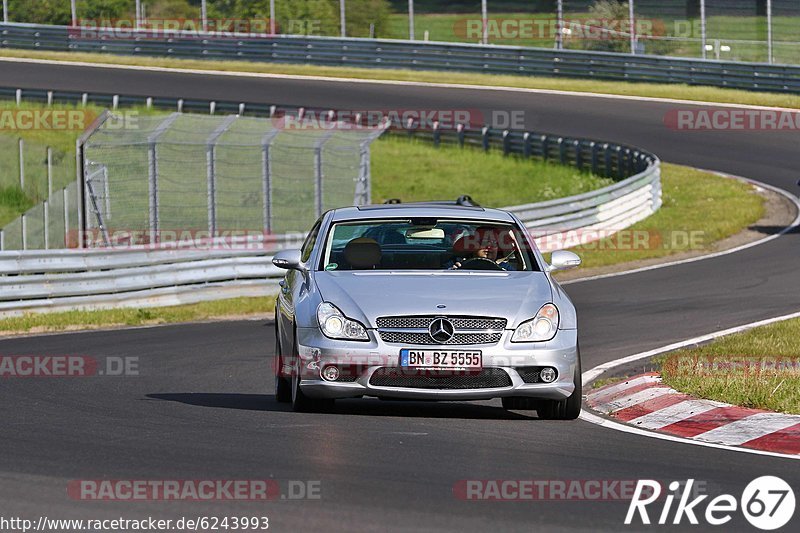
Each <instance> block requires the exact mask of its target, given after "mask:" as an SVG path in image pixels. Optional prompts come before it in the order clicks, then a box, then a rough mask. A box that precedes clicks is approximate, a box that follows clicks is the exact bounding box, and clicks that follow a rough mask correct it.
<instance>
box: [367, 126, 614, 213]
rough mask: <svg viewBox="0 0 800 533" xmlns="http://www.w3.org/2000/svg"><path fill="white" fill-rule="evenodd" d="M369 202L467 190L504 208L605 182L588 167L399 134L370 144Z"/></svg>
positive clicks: (457, 193)
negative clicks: (582, 168) (585, 169)
mask: <svg viewBox="0 0 800 533" xmlns="http://www.w3.org/2000/svg"><path fill="white" fill-rule="evenodd" d="M371 164H372V176H373V178H372V201H373V202H375V203H381V202H383V201H384V200H387V199H389V198H400V199H401V200H403V201H404V202H413V201H425V200H455V199H456V198H458V197H459V196H461V195H462V194H469V195H470V196H472V197H473V198H474V199H475V200H476V201H478V202H479V203H480V204H481V205H485V206H491V207H504V206H510V205H518V204H524V203H529V202H539V201H544V200H550V199H553V198H563V197H565V196H570V195H573V194H580V193H583V192H588V191H592V190H595V189H599V188H601V187H607V186H609V185H612V184H613V183H614V181H613V180H611V179H608V178H601V177H599V176H596V175H594V174H592V173H590V172H581V171H578V170H577V169H575V168H572V167H568V166H563V165H559V164H556V163H550V162H544V161H541V160H537V159H527V160H526V159H522V158H520V157H516V156H509V157H504V156H503V154H502V153H501V152H499V151H490V152H484V151H482V150H480V149H477V148H473V147H465V148H459V147H458V146H455V145H442V146H440V147H439V148H435V147H433V146H432V145H431V143H430V142H428V141H421V140H416V139H406V138H403V137H398V136H389V137H384V138H381V139H380V140H378V141H376V142H375V143H374V144H373V145H372V162H371Z"/></svg>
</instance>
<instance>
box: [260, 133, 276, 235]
mask: <svg viewBox="0 0 800 533" xmlns="http://www.w3.org/2000/svg"><path fill="white" fill-rule="evenodd" d="M279 132H280V130H277V129H275V130H272V131H270V132H269V133H267V134H266V135H264V137H263V138H262V139H261V172H262V176H261V178H262V187H263V193H264V232H265V233H269V232H270V231H272V151H271V150H270V145H271V144H272V141H273V139H275V137H276V136H277V135H278V133H279Z"/></svg>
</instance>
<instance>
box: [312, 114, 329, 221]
mask: <svg viewBox="0 0 800 533" xmlns="http://www.w3.org/2000/svg"><path fill="white" fill-rule="evenodd" d="M332 135H333V130H330V131H326V132H325V133H324V134H322V135H321V136H320V138H319V139H317V141H316V142H315V143H314V204H315V206H316V216H317V218H319V217H320V216H321V215H322V209H323V205H324V202H323V196H324V191H323V178H324V177H325V176H324V172H323V170H322V147H323V145H324V144H325V142H326V141H327V140H328V139H330V137H331V136H332Z"/></svg>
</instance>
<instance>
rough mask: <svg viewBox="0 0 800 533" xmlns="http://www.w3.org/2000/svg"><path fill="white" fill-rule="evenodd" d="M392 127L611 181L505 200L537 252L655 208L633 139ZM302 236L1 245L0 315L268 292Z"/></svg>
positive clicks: (657, 187)
mask: <svg viewBox="0 0 800 533" xmlns="http://www.w3.org/2000/svg"><path fill="white" fill-rule="evenodd" d="M2 96H11V97H13V98H16V99H17V100H18V101H22V100H23V98H24V99H29V98H30V99H33V100H38V101H47V102H51V103H52V102H59V101H65V102H75V101H79V102H81V101H82V102H84V103H88V102H97V103H106V102H110V103H113V104H116V105H122V104H128V103H132V104H141V103H144V102H149V103H150V104H151V105H153V106H157V107H162V106H164V107H173V108H174V106H181V105H182V106H186V105H187V102H186V101H179V100H178V101H176V100H169V99H160V100H155V99H147V98H146V97H130V96H128V97H123V96H115V95H106V94H101V95H88V94H82V93H64V92H62V93H57V92H52V91H40V90H25V91H20V90H13V89H0V97H2ZM191 106H192V108H194V109H198V110H203V111H207V112H226V110H230V109H238V110H239V111H241V112H245V113H251V114H257V115H266V116H270V115H274V114H275V113H279V112H298V110H297V108H285V107H281V108H279V107H278V106H274V105H264V104H262V105H252V104H244V103H234V102H215V103H213V104H212V103H210V102H208V101H193V102H191ZM184 109H186V108H185V107H184ZM391 134H393V135H409V136H414V137H418V138H421V139H425V140H428V141H430V142H432V143H433V144H434V145H441V144H448V143H450V144H459V145H461V146H476V147H480V148H482V149H483V150H487V151H488V150H500V151H502V152H503V153H504V154H514V155H516V156H518V157H524V158H539V159H543V160H548V161H554V162H557V163H560V164H565V165H571V166H574V167H576V168H578V169H581V170H591V171H592V172H594V173H596V174H598V175H605V176H607V177H610V178H613V179H614V180H616V183H614V184H613V185H611V186H608V187H605V188H602V189H599V190H596V191H591V192H588V193H584V194H581V195H577V196H571V197H568V198H561V199H556V200H550V201H546V202H538V203H532V204H525V205H518V206H511V207H506V208H505V209H507V210H510V211H512V212H514V213H515V214H516V215H517V216H518V217H519V218H520V219H521V220H522V221H523V223H524V224H525V225H526V226H527V227H528V228H529V230H530V231H531V233H532V234H533V236H534V238H536V240H537V243H538V244H539V246H540V248H542V249H543V251H548V250H549V249H551V247H552V246H553V245H554V244H557V243H559V242H563V241H564V240H565V239H562V238H559V239H551V238H548V237H550V236H552V235H554V234H564V233H568V232H572V231H576V230H580V231H581V232H583V233H584V234H586V233H587V232H593V231H597V232H598V236H602V235H603V234H610V233H613V232H614V231H617V230H620V229H623V228H625V227H627V226H629V225H631V224H633V223H634V222H637V221H638V220H641V219H643V218H645V217H647V216H649V215H650V214H652V213H653V212H655V211H656V210H657V209H658V208H659V207H660V205H661V182H660V175H661V174H660V162H659V160H658V158H657V157H656V156H655V155H653V154H650V153H648V152H645V151H642V150H639V149H636V148H633V147H630V146H623V145H617V144H614V143H608V142H602V141H595V140H591V139H571V138H566V137H561V136H555V135H549V134H543V133H533V132H522V131H512V130H505V131H498V130H492V129H489V128H482V129H466V128H460V127H459V128H458V129H456V130H451V129H447V130H444V129H439V128H434V129H432V130H419V131H418V130H415V129H414V128H413V127H411V128H408V129H395V130H392V132H391ZM467 192H468V191H467ZM478 200H479V199H478ZM603 232H605V233H603ZM301 238H302V236H298V235H285V236H273V237H270V238H268V239H263V240H261V241H256V242H255V243H254V242H252V241H245V242H241V241H239V242H234V243H226V242H222V243H209V244H207V245H204V246H203V247H202V248H200V249H197V248H191V247H188V248H187V247H185V246H179V245H175V246H174V247H172V248H169V247H167V246H166V245H161V246H162V247H160V248H158V249H147V248H144V247H138V248H137V247H131V248H127V249H114V250H108V249H95V250H47V251H44V250H36V251H14V252H0V316H11V315H19V314H22V313H25V312H41V311H58V310H65V309H73V308H84V309H91V308H107V307H116V306H136V307H146V306H157V305H175V304H180V303H192V302H198V301H203V300H212V299H220V298H229V297H235V296H258V295H267V294H270V293H272V292H274V291H275V289H276V285H277V281H278V279H279V278H280V277H281V276H282V275H283V272H282V271H280V270H279V269H277V268H275V267H273V266H272V263H271V258H272V254H273V252H274V251H276V250H279V249H282V248H286V247H298V246H299V244H300V242H301V240H300V239H301ZM566 240H569V239H566ZM556 247H557V246H556Z"/></svg>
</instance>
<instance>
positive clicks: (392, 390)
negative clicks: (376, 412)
mask: <svg viewBox="0 0 800 533" xmlns="http://www.w3.org/2000/svg"><path fill="white" fill-rule="evenodd" d="M511 333H512V332H511V331H505V332H504V333H503V337H502V339H501V340H500V342H498V343H497V344H493V345H470V346H458V345H447V346H441V345H436V346H430V345H429V346H408V345H399V344H388V343H385V342H383V341H382V340H381V339H380V338H378V337H377V335H376V333H375V332H374V331H370V341H369V342H352V341H341V340H333V339H329V338H327V337H325V336H324V335H323V334H322V333H321V332H320V330H319V329H318V328H298V330H297V336H298V347H299V363H300V364H299V369H295V371H298V370H299V372H300V388H301V389H302V391H303V393H304V394H306V395H307V396H309V397H312V398H357V397H361V396H377V397H384V398H406V399H420V400H485V399H491V398H500V397H504V396H526V397H532V398H543V399H552V400H563V399H565V398H567V397H568V396H569V395H570V394H572V392H573V391H574V390H575V383H574V381H573V379H574V376H575V375H576V366H577V364H578V360H579V357H580V354H579V352H578V331H577V330H574V329H570V330H559V331H558V333H557V334H556V336H555V337H554V338H553V339H552V340H550V341H547V342H531V343H511V342H510V338H511ZM401 348H417V349H428V350H430V349H437V348H438V349H447V350H465V351H467V350H480V351H481V352H482V355H483V367H484V368H496V369H501V370H502V371H504V372H506V373H507V374H508V377H509V378H510V382H511V384H510V385H509V386H503V387H492V388H469V389H463V388H459V389H438V388H436V389H434V388H413V387H405V386H402V387H388V386H376V385H374V384H371V383H370V378H371V377H372V374H373V373H374V372H375V371H376V370H378V369H379V368H387V367H388V368H399V362H400V350H401ZM327 365H338V366H342V367H346V366H349V367H351V368H352V367H357V368H358V369H359V370H358V375H357V378H356V379H355V381H351V382H339V381H325V380H323V379H322V378H321V376H320V372H321V370H322V369H323V368H324V367H325V366H327ZM531 366H550V367H554V368H555V369H556V370H557V372H558V377H557V379H556V380H555V381H554V382H552V383H541V382H540V383H525V382H524V381H523V379H522V377H521V376H520V374H519V373H518V372H517V370H516V368H521V367H531Z"/></svg>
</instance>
